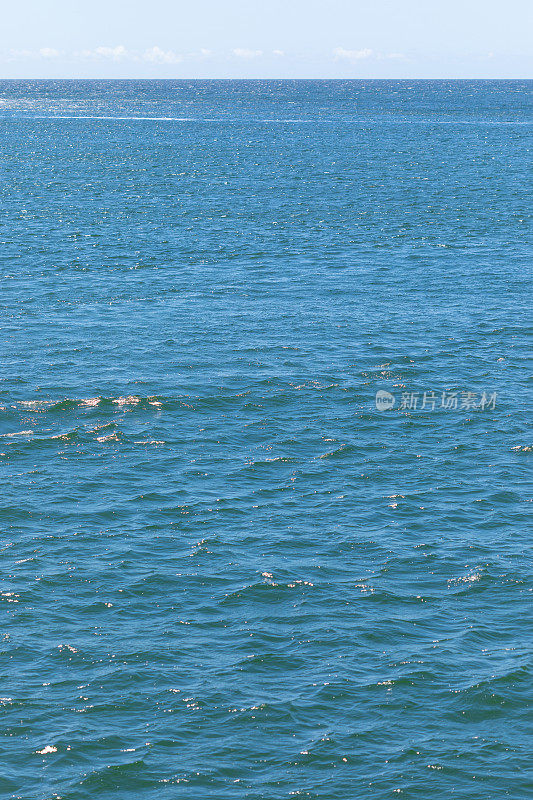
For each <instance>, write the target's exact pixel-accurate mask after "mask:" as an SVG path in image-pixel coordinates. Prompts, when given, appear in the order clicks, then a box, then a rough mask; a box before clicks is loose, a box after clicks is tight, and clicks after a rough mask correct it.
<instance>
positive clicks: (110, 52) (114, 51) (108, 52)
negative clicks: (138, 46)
mask: <svg viewBox="0 0 533 800" xmlns="http://www.w3.org/2000/svg"><path fill="white" fill-rule="evenodd" d="M74 57H75V58H97V59H100V58H110V59H112V60H113V61H123V60H124V59H125V58H129V57H131V54H130V53H129V52H128V50H126V48H125V47H124V45H123V44H119V45H117V46H116V47H95V48H94V50H82V51H81V52H79V53H74Z"/></svg>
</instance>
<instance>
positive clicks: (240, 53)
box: [232, 47, 263, 58]
mask: <svg viewBox="0 0 533 800" xmlns="http://www.w3.org/2000/svg"><path fill="white" fill-rule="evenodd" d="M232 52H233V55H234V56H237V58H259V56H262V55H263V51H262V50H247V49H246V48H245V47H236V48H235V50H233V51H232Z"/></svg>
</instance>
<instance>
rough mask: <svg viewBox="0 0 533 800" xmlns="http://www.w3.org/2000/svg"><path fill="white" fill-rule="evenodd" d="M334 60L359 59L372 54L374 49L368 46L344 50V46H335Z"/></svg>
mask: <svg viewBox="0 0 533 800" xmlns="http://www.w3.org/2000/svg"><path fill="white" fill-rule="evenodd" d="M333 55H334V56H335V60H336V61H342V60H344V61H361V60H362V59H365V58H370V57H371V56H373V55H374V51H373V50H370V49H369V48H368V47H367V48H365V49H364V50H345V49H344V47H336V48H335V50H334V51H333Z"/></svg>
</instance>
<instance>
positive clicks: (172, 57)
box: [142, 46, 183, 64]
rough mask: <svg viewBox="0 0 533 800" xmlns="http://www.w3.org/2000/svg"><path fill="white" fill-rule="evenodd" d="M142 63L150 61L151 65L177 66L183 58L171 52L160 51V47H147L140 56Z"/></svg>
mask: <svg viewBox="0 0 533 800" xmlns="http://www.w3.org/2000/svg"><path fill="white" fill-rule="evenodd" d="M142 58H143V61H151V62H152V63H153V64H179V63H180V62H181V61H183V56H180V55H179V54H178V53H175V52H174V51H173V50H161V48H160V47H157V46H156V47H149V48H148V50H145V51H144V53H143V55H142Z"/></svg>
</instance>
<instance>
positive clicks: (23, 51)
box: [0, 0, 533, 78]
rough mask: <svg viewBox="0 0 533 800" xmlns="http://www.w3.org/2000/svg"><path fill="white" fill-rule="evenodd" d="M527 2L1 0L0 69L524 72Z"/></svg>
mask: <svg viewBox="0 0 533 800" xmlns="http://www.w3.org/2000/svg"><path fill="white" fill-rule="evenodd" d="M532 29H533V3H532V2H531V0H505V2H502V1H501V0H499V1H498V2H496V0H263V1H262V2H260V0H192V2H191V1H190V0H189V1H188V2H184V1H182V0H19V2H16V3H15V2H12V0H4V1H3V3H2V19H1V25H0V78H531V77H533V48H532V47H531V31H532Z"/></svg>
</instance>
